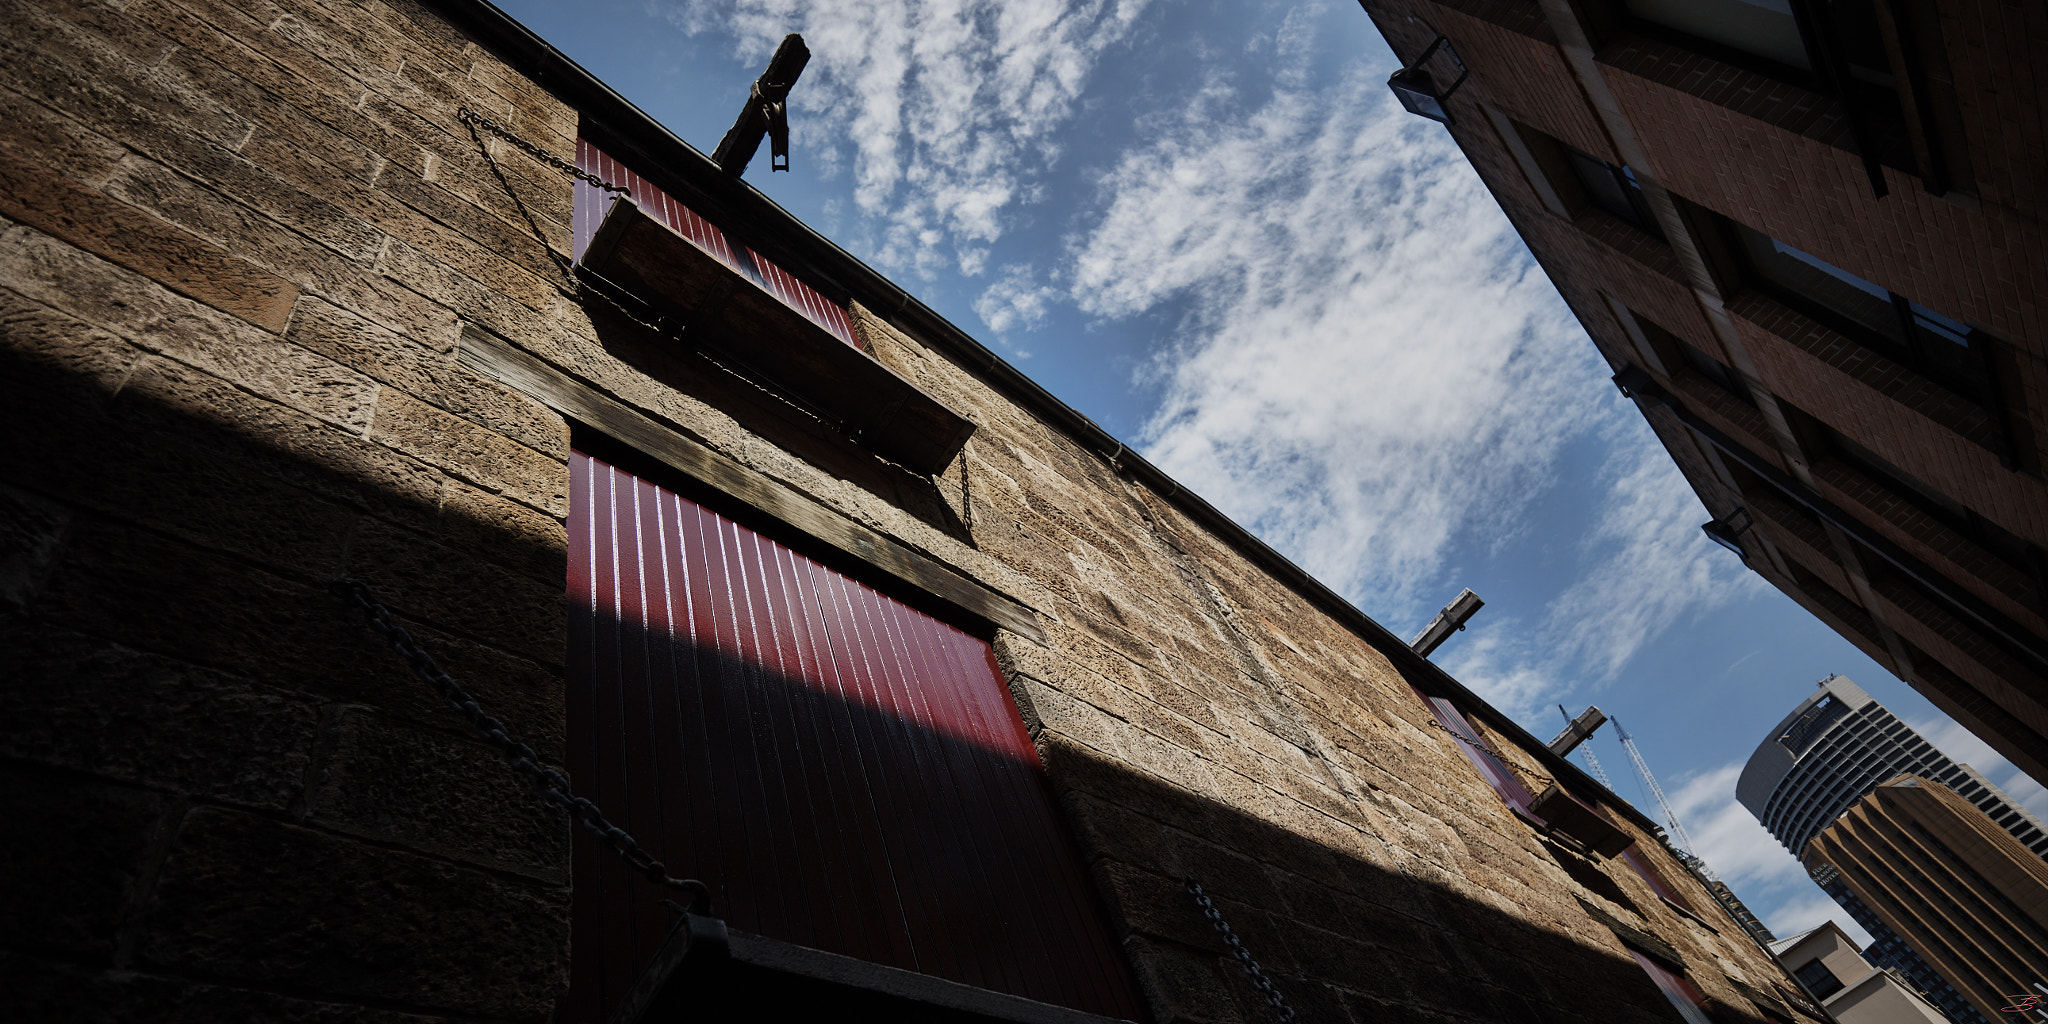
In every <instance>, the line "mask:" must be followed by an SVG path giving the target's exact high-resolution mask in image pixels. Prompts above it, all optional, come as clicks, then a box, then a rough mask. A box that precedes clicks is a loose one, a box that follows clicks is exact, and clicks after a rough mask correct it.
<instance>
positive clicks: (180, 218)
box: [100, 157, 384, 279]
mask: <svg viewBox="0 0 2048 1024" xmlns="http://www.w3.org/2000/svg"><path fill="white" fill-rule="evenodd" d="M236 169H237V170H238V171H240V172H241V173H240V174H238V175H236V177H237V178H240V179H242V181H240V182H238V183H239V184H241V185H242V187H243V188H244V189H249V188H252V187H256V188H260V189H261V193H262V195H261V198H260V199H256V200H255V202H256V203H258V204H260V205H261V207H262V209H261V210H260V211H259V210H258V209H257V208H256V206H254V205H251V203H250V202H249V199H245V198H244V197H242V196H237V195H233V194H231V193H230V194H224V193H222V192H219V191H216V190H215V189H211V188H208V187H206V186H204V185H201V184H199V183H198V182H195V181H193V180H192V179H190V178H187V177H184V176H183V175H180V174H178V173H177V172H175V171H173V170H171V169H170V168H168V167H165V166H164V165H163V164H160V163H157V162H156V161H154V160H149V159H145V158H143V157H129V158H128V159H126V160H124V161H122V162H121V165H120V167H119V168H118V169H117V170H116V171H115V172H114V174H113V175H112V176H110V177H109V178H108V179H107V182H106V184H104V185H102V186H100V187H101V189H102V190H103V191H105V192H106V193H107V194H108V195H110V196H113V197H114V198H116V199H119V200H121V201H122V202H125V203H128V204H130V205H132V206H135V207H138V208H141V209H144V210H148V211H149V212H150V213H152V214H155V215H156V216H158V217H160V218H162V219H164V220H166V221H169V222H170V223H173V224H176V225H178V226H179V227H181V228H184V229H185V230H187V231H190V232H192V233H193V234H195V235H198V236H200V237H202V238H205V239H206V240H208V241H210V242H212V243H214V244H215V245H218V246H220V247H222V248H223V249H227V250H229V251H232V252H234V253H235V254H237V255H239V256H242V257H244V258H246V259H248V260H250V261H252V262H255V263H258V264H260V265H262V266H263V267H264V268H265V269H267V270H269V271H271V272H272V273H275V274H278V275H279V276H282V277H286V278H294V279H296V277H297V275H296V274H295V273H294V271H295V269H296V268H297V267H298V266H299V265H300V264H301V263H303V262H305V261H306V260H305V254H306V248H307V244H308V242H311V243H314V244H318V245H323V246H326V247H327V248H328V249H330V250H333V251H334V252H335V253H337V254H339V255H340V256H341V257H343V258H344V259H347V260H350V261H354V262H357V263H366V262H367V261H368V260H370V259H371V258H373V257H374V256H376V254H377V250H378V249H380V248H382V247H383V244H384V235H383V232H381V231H378V230H377V229H376V228H374V227H372V226H370V225H368V224H365V223H363V221H362V220H361V219H360V218H358V217H356V216H354V215H352V214H351V213H350V212H349V211H347V210H344V209H341V208H340V207H337V206H335V205H333V204H331V203H328V202H325V201H324V200H321V199H317V198H315V197H313V196H310V195H307V194H306V193H304V192H302V191H300V190H298V189H296V188H293V187H291V186H290V185H289V184H287V183H286V182H284V181H281V180H278V179H277V178H276V177H275V176H274V175H271V174H269V173H267V172H266V171H264V170H263V169H261V168H257V167H254V166H238V167H237V168H236ZM250 198H254V197H250ZM361 269H362V268H360V267H359V268H358V272H360V271H361Z"/></svg>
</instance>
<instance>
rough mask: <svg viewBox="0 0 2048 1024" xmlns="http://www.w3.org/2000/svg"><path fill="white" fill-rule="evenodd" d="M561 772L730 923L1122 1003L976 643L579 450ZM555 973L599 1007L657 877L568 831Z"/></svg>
mask: <svg viewBox="0 0 2048 1024" xmlns="http://www.w3.org/2000/svg"><path fill="white" fill-rule="evenodd" d="M572 489H573V499H572V512H571V516H570V574H569V595H570V599H571V605H572V607H573V614H572V617H571V619H572V621H571V631H570V642H571V647H572V649H571V651H570V659H569V662H570V673H569V706H570V712H571V715H570V717H571V721H570V770H571V773H572V777H573V778H574V780H575V785H576V789H577V791H578V792H579V793H582V794H585V795H588V796H590V797H591V798H592V799H594V800H596V801H598V803H599V805H600V806H602V807H603V808H604V809H605V812H606V813H607V814H608V815H610V816H612V818H613V819H614V820H616V821H618V822H619V823H620V824H621V825H623V826H625V828H626V829H627V830H628V831H630V832H632V833H633V834H634V835H635V836H637V837H639V838H640V840H641V841H642V843H643V844H644V845H646V846H647V847H648V848H649V849H650V851H651V852H652V853H654V855H655V856H657V857H659V858H661V859H662V860H664V861H665V862H666V863H667V865H668V867H669V869H670V871H671V872H672V873H675V874H678V875H689V876H693V877H698V878H701V879H703V880H704V881H705V882H707V883H708V884H710V885H711V887H712V889H713V892H714V894H715V895H714V902H715V906H714V910H715V912H716V913H717V914H718V915H719V916H721V917H724V918H725V919H726V920H727V921H728V922H729V923H730V924H731V925H732V926H733V927H735V928H739V929H742V930H745V931H750V932H755V933H758V934H762V935H767V936H770V937H773V938H778V939H783V940H786V941H789V942H795V943H799V944H802V945H807V946H812V947H815V948H818V949H825V950H829V951H832V952H835V953H842V954H845V955H848V956H854V957H859V958H861V959H864V960H868V961H871V962H874V963H881V964H887V965H890V966H893V967H900V968H904V969H907V970H914V971H921V972H924V973H927V974H932V975H936V976H939V977H943V978H948V979H951V980H954V981H959V982H963V983H966V984H970V985H978V986H982V987H985V988H990V989H995V990H998V991H1003V992H1010V993H1014V994H1017V995H1023V996H1027V997H1029V998H1033V999H1038V1000H1042V1001H1045V1002H1050V1003H1055V1004H1059V1005H1065V1006H1071V1007H1075V1008H1078V1009H1083V1010H1088V1011H1091V1012H1095V1013H1102V1014H1107V1015H1110V1016H1118V1017H1129V1018H1139V1017H1142V1016H1143V1013H1144V1011H1143V1009H1142V1006H1141V1004H1140V1003H1139V1001H1138V998H1137V995H1136V991H1135V987H1134V985H1133V983H1132V979H1131V977H1130V974H1129V970H1128V968H1127V967H1126V965H1125V964H1124V962H1123V959H1122V954H1121V951H1120V950H1119V949H1118V948H1117V947H1116V945H1115V943H1114V942H1113V941H1112V939H1111V935H1110V930H1109V925H1108V923H1107V920H1106V918H1105V916H1104V914H1103V912H1102V908H1101V906H1100V904H1099V902H1098V901H1097V899H1096V897H1095V894H1094V892H1093V890H1092V888H1091V886H1090V885H1089V882H1088V880H1087V877H1086V875H1085V873H1084V871H1083V868H1082V864H1081V860H1080V857H1079V855H1078V852H1077V851H1076V849H1075V848H1074V846H1073V843H1072V841H1071V839H1070V838H1069V837H1068V836H1067V834H1066V830H1065V827H1064V824H1063V823H1062V822H1061V821H1060V819H1059V816H1058V814H1057V813H1056V812H1055V810H1054V808H1053V802H1052V796H1051V791H1050V789H1049V787H1048V786H1047V784H1046V781H1045V779H1044V776H1043V770H1042V768H1041V766H1040V764H1039V761H1038V756H1037V753H1036V751H1035V750H1034V749H1033V747H1032V745H1031V741H1030V737H1029V736H1028V735H1027V734H1026V733H1025V731H1024V725H1023V722H1022V721H1021V720H1020V719H1019V717H1018V715H1017V711H1016V708H1015V707H1014V706H1012V705H1011V703H1010V699H1009V693H1008V689H1007V688H1006V686H1005V685H1004V682H1003V678H1002V675H1001V673H1000V671H999V670H998V669H997V668H996V665H995V661H994V653H993V652H992V651H991V650H990V648H989V645H988V644H987V643H985V642H983V641H981V640H978V639H976V638H974V637H972V636H970V635H968V634H966V633H963V632H961V631H960V630H958V629H955V628H953V627H952V626H949V625H947V624H945V623H943V622H940V621H938V620H936V619H933V618H932V617H930V616H928V615H924V614H923V613H920V612H918V611H916V610H914V609H911V608H909V607H908V606H906V605H903V604H902V603H900V602H897V601H895V600H893V599H891V598H889V597H887V596H885V595H883V594H880V593H878V592H876V591H875V590H873V589H870V588H868V587H865V586H863V585H861V584H860V583H858V582H856V581H854V580H852V579H849V578H848V577H846V576H843V575H841V574H839V573H837V572H834V571H833V570H830V569H827V568H826V567H824V566H822V565H820V564H818V563H816V562H813V561H811V560H809V559H807V558H804V557H803V556H801V555H798V554H797V553H795V552H793V551H791V550H790V549H788V548H787V547H784V546H782V545H780V544H777V543H775V542H774V541H771V540H769V539H767V538H765V537H763V536H761V535H759V534H756V533H754V532H752V531H750V530H747V529H745V528H744V527H741V526H739V525H738V524H736V523H734V522H732V521H731V520H728V519H726V518H724V517H722V516H719V515H717V514H715V513H712V512H710V511H708V510H706V509H704V508H702V507H701V506H698V505H696V504H694V503H692V502H690V501H688V500H686V499H684V498H681V497H679V496H677V495H676V494H674V493H672V492H669V491H666V490H663V489H661V488H658V487H655V486H653V485H651V484H649V483H648V482H646V481H644V480H640V479H637V478H635V477H633V476H631V475H629V474H627V473H624V472H621V471H620V470H618V469H616V468H614V467H612V466H609V465H607V464H605V463H604V462H602V461H599V460H596V459H592V458H590V457H588V456H586V455H583V454H582V453H577V454H575V455H574V456H573V457H572ZM574 870H575V878H574V880H575V890H576V894H575V897H574V900H573V909H572V913H571V929H572V935H571V943H572V945H571V949H572V954H571V985H570V995H569V998H568V999H567V1000H565V1003H564V1007H563V1010H562V1012H561V1013H560V1014H559V1015H558V1019H560V1020H563V1021H598V1020H602V1019H603V1018H604V1016H605V1014H606V1013H607V1012H608V1008H609V1007H611V1006H613V1005H615V1004H616V1001H617V999H618V998H619V997H620V995H622V994H623V992H624V991H625V989H626V987H627V986H629V985H630V984H631V982H632V979H633V977H634V976H635V975H636V974H637V972H638V970H639V968H640V966H641V965H642V964H644V963H645V962H646V960H647V958H648V957H649V956H651V955H652V953H653V952H654V949H655V948H656V946H657V945H658V944H659V941H660V939H661V937H662V935H663V933H664V932H665V930H666V928H667V926H668V924H669V923H670V917H669V915H668V913H667V912H666V911H665V910H662V909H661V908H659V907H657V906H656V905H655V904H654V902H653V901H654V900H655V899H657V898H659V897H661V896H663V895H668V894H666V893H662V892H658V891H655V890H654V889H653V888H652V887H651V886H650V885H648V884H647V883H645V882H644V881H641V880H640V879H638V878H637V877H635V876H633V875H632V874H631V873H630V872H628V871H627V870H626V869H625V867H624V865H623V864H622V863H621V862H620V861H619V859H618V858H617V857H616V856H613V855H612V854H610V853H609V852H608V851H606V850H604V849H603V848H602V847H600V846H599V845H598V844H596V843H595V842H594V841H591V840H589V839H587V838H586V837H583V836H580V835H579V836H578V838H577V845H576V849H575V869H574Z"/></svg>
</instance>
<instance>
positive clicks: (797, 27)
mask: <svg viewBox="0 0 2048 1024" xmlns="http://www.w3.org/2000/svg"><path fill="white" fill-rule="evenodd" d="M1145 5H1146V0H1064V2H1063V0H864V2H825V0H738V2H737V3H725V4H719V5H716V6H714V5H712V4H710V3H706V2H701V0H690V2H685V3H682V4H679V5H675V6H673V7H667V8H664V10H665V11H666V12H667V13H668V15H669V17H670V19H671V21H672V22H673V23H674V24H676V25H677V26H679V27H681V28H683V29H684V30H685V31H687V32H690V33H692V34H694V33H697V32H703V31H719V32H725V33H729V34H732V35H733V36H735V37H737V39H738V40H739V44H740V48H741V52H742V54H743V55H745V56H747V57H748V58H749V59H754V58H759V59H765V58H766V57H767V55H768V54H769V53H770V52H771V51H772V50H773V49H774V47H775V46H776V44H778V43H779V42H781V40H782V37H783V35H784V34H785V33H789V32H801V33H803V36H804V39H805V42H806V43H807V44H808V45H809V47H810V49H811V55H812V56H811V63H810V65H809V67H808V68H807V69H806V70H805V72H804V75H805V79H806V87H805V88H803V89H799V90H797V91H796V92H795V93H794V94H793V96H792V99H791V102H792V103H793V104H794V105H795V106H796V108H797V109H798V110H800V111H802V112H804V113H805V114H806V115H807V116H806V117H803V118H801V119H798V126H797V127H796V129H795V130H796V131H797V133H798V135H799V137H800V138H801V139H802V141H803V142H804V144H805V145H806V147H807V148H811V149H813V150H835V149H836V148H837V147H840V146H850V147H851V148H852V150H853V154H852V161H851V162H852V175H853V185H854V190H853V198H854V203H855V205H856V207H857V208H858V209H859V211H860V213H861V214H862V216H863V218H864V220H863V224H862V227H861V229H860V230H861V232H862V233H871V234H872V238H871V241H870V244H869V245H868V248H869V249H870V250H871V252H872V253H873V255H874V258H875V259H876V260H877V261H878V262H880V263H882V264H883V265H884V266H887V267H889V268H891V269H896V270H908V271H911V272H913V273H917V274H919V275H921V276H925V277H927V278H929V277H931V276H934V275H936V274H938V273H940V272H942V271H949V270H950V271H956V272H958V273H961V274H965V275H967V276H970V277H972V276H977V275H979V274H981V273H983V272H984V270H985V269H986V268H987V261H988V259H989V254H990V246H991V245H992V244H993V243H995V242H996V240H997V239H999V238H1000V237H1001V236H1002V235H1003V234H1004V231H1005V229H1006V223H1005V221H1006V217H1007V216H1008V215H1009V214H1010V213H1011V212H1012V211H1013V209H1014V208H1015V207H1017V206H1019V205H1020V204H1024V203H1029V202H1032V201H1035V200H1037V199H1038V198H1040V197H1042V194H1043V189H1042V177H1043V173H1044V172H1045V171H1046V170H1047V169H1049V168H1050V167H1052V165H1053V164H1055V163H1056V162H1057V161H1058V160H1059V158H1060V156H1061V154H1062V148H1063V145H1062V138H1063V134H1062V133H1063V129H1064V128H1065V127H1066V126H1067V125H1068V123H1069V122H1070V121H1071V119H1072V117H1073V115H1074V111H1075V107H1076V104H1077V103H1078V102H1079V100H1080V98H1081V96H1082V94H1083V92H1084V90H1085V89H1086V88H1087V85H1088V83H1089V81H1090V78H1091V76H1092V75H1093V74H1094V73H1095V71H1096V67H1097V65H1098V63H1099V62H1100V61H1101V60H1102V59H1103V57H1104V55H1105V54H1107V53H1110V52H1111V51H1113V50H1114V49H1115V48H1116V47H1117V46H1118V45H1120V44H1121V43H1123V42H1124V41H1125V40H1126V38H1127V37H1128V36H1129V35H1130V33H1131V32H1132V29H1133V26H1134V25H1135V23H1136V21H1137V19H1138V15H1139V14H1140V12H1141V11H1142V10H1143V9H1144V7H1145ZM814 80H815V81H814Z"/></svg>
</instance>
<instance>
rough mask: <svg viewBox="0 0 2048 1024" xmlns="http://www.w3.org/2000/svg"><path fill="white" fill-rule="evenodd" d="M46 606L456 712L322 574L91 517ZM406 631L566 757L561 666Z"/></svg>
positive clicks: (188, 652) (274, 671) (369, 699)
mask: <svg viewBox="0 0 2048 1024" xmlns="http://www.w3.org/2000/svg"><path fill="white" fill-rule="evenodd" d="M38 610H39V612H40V613H41V615H42V616H44V617H45V618H46V619H47V620H48V621H56V622H62V623H64V624H65V625H66V626H67V627H69V628H71V629H74V630H76V631H78V632H80V633H83V634H86V635H90V636H96V637H101V638H104V639H106V640H109V641H113V642H115V643H119V644H122V645H124V646H127V647H133V648H138V649H143V650H149V651H153V652H156V653H159V654H162V655H165V656H168V657H173V658H177V659H179V660H181V661H186V662H191V663H195V664H197V665H200V666H204V667H210V668H214V669H217V670H219V671H222V672H225V673H229V674H233V675H239V676H242V677H245V678H248V679H250V680H252V681H254V682H257V683H263V684H267V685H268V686H270V687H273V688H275V689H280V690H288V691H291V692H295V693H300V694H308V695H312V696H314V697H316V698H318V699H320V700H322V701H325V700H342V701H356V702H361V703H365V704H369V705H371V706H374V707H379V708H384V709H387V710H390V711H391V712H393V713H394V714H401V715H404V716H405V717H407V718H409V719H411V720H414V721H419V722H425V723H428V724H430V725H434V726H437V727H445V726H446V725H447V724H449V723H450V722H451V721H452V719H451V718H450V712H449V710H448V709H447V707H446V706H445V705H444V704H443V703H442V701H441V699H440V697H439V696H438V695H436V694H435V693H434V691H433V690H431V689H430V688H429V687H427V685H426V684H424V683H422V682H420V681H419V680H418V679H416V678H415V677H414V676H413V674H412V672H411V671H410V670H409V669H408V667H407V666H406V663H405V661H404V660H403V659H401V658H400V657H399V656H398V655H397V654H395V653H393V652H392V650H391V648H390V646H389V644H388V643H387V642H386V641H385V640H384V639H383V638H382V637H380V636H378V635H377V634H376V633H374V632H372V631H371V630H370V628H369V627H368V626H367V625H365V624H364V622H363V617H362V614H361V612H360V611H359V610H358V609H357V608H356V607H355V605H354V604H353V602H350V601H348V600H346V599H344V598H341V597H337V596H334V595H333V594H330V593H329V592H328V591H327V590H326V589H325V587H324V586H322V585H321V583H320V581H307V582H304V583H300V582H294V581H291V580H287V579H284V578H282V577H279V576H276V575H273V574H271V573H267V572H264V571H262V570H260V569H255V568H252V567H249V566H248V565H246V564H243V563H239V562H233V561H228V560H223V559H221V558H218V557H216V556H214V555H212V554H211V553H209V552H206V551H204V550H201V549H198V548H195V547H193V546H191V545H188V544H185V543H183V542H181V541H177V540H175V539H170V538H165V537H163V536H162V535H160V534H154V533H149V532H144V531H140V530H135V529H133V528H130V527H126V526H123V525H121V524H117V523H111V522H108V521H105V520H100V519H94V520H91V521H89V522H87V523H85V524H83V525H82V526H81V527H80V528H79V530H78V532H77V533H75V534H74V540H73V542H72V543H70V544H68V545H67V546H66V548H65V554H64V556H63V557H61V558H60V559H59V561H58V563H57V565H56V566H55V568H54V569H53V570H52V574H51V581H50V583H49V584H48V585H47V586H46V588H45V593H44V595H43V598H42V599H41V600H40V601H39V602H38ZM555 614H556V615H557V616H559V614H560V612H559V610H557V611H556V613H555ZM407 628H409V629H410V630H411V631H412V632H413V634H414V636H415V637H416V638H417V639H418V641H419V643H420V644H421V646H422V647H424V648H425V649H427V650H428V651H429V652H430V653H431V654H433V655H434V656H435V657H436V658H437V659H438V660H440V661H441V662H442V664H443V667H444V668H446V669H447V671H448V672H449V673H450V674H452V675H454V676H455V677H456V678H457V679H458V680H459V681H461V682H462V683H463V684H464V686H465V687H467V688H468V689H469V690H470V691H471V692H472V693H473V694H475V695H476V698H477V700H478V701H479V702H481V703H482V704H483V705H484V706H485V707H486V709H488V710H489V711H490V712H491V713H492V714H494V715H496V716H498V717H499V718H500V719H503V720H504V721H505V722H506V723H507V725H508V726H509V727H511V728H512V729H514V730H516V731H517V732H518V733H519V735H520V737H521V738H522V739H524V740H525V741H526V742H527V743H529V744H530V745H532V746H533V747H535V748H536V749H538V750H540V751H541V752H542V753H543V755H544V756H547V757H550V758H559V757H560V752H561V742H562V739H561V728H562V725H561V723H562V714H563V711H562V696H561V682H560V675H559V670H555V669H549V668H547V667H544V666H541V665H536V664H534V663H533V662H531V661H526V660H522V659H519V658H516V657H512V656H510V655H507V654H504V653H502V652H498V651H494V650H492V649H490V648H486V647H483V646H481V645H479V644H477V643H475V642H474V641H471V640H465V639H460V638H456V637H453V636H450V635H448V634H446V633H443V632H440V631H437V630H434V629H432V628H430V627H428V626H425V625H421V624H418V623H408V624H407ZM559 651H560V648H557V654H556V656H555V658H554V663H555V664H557V665H559V663H560V657H561V656H560V653H559Z"/></svg>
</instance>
